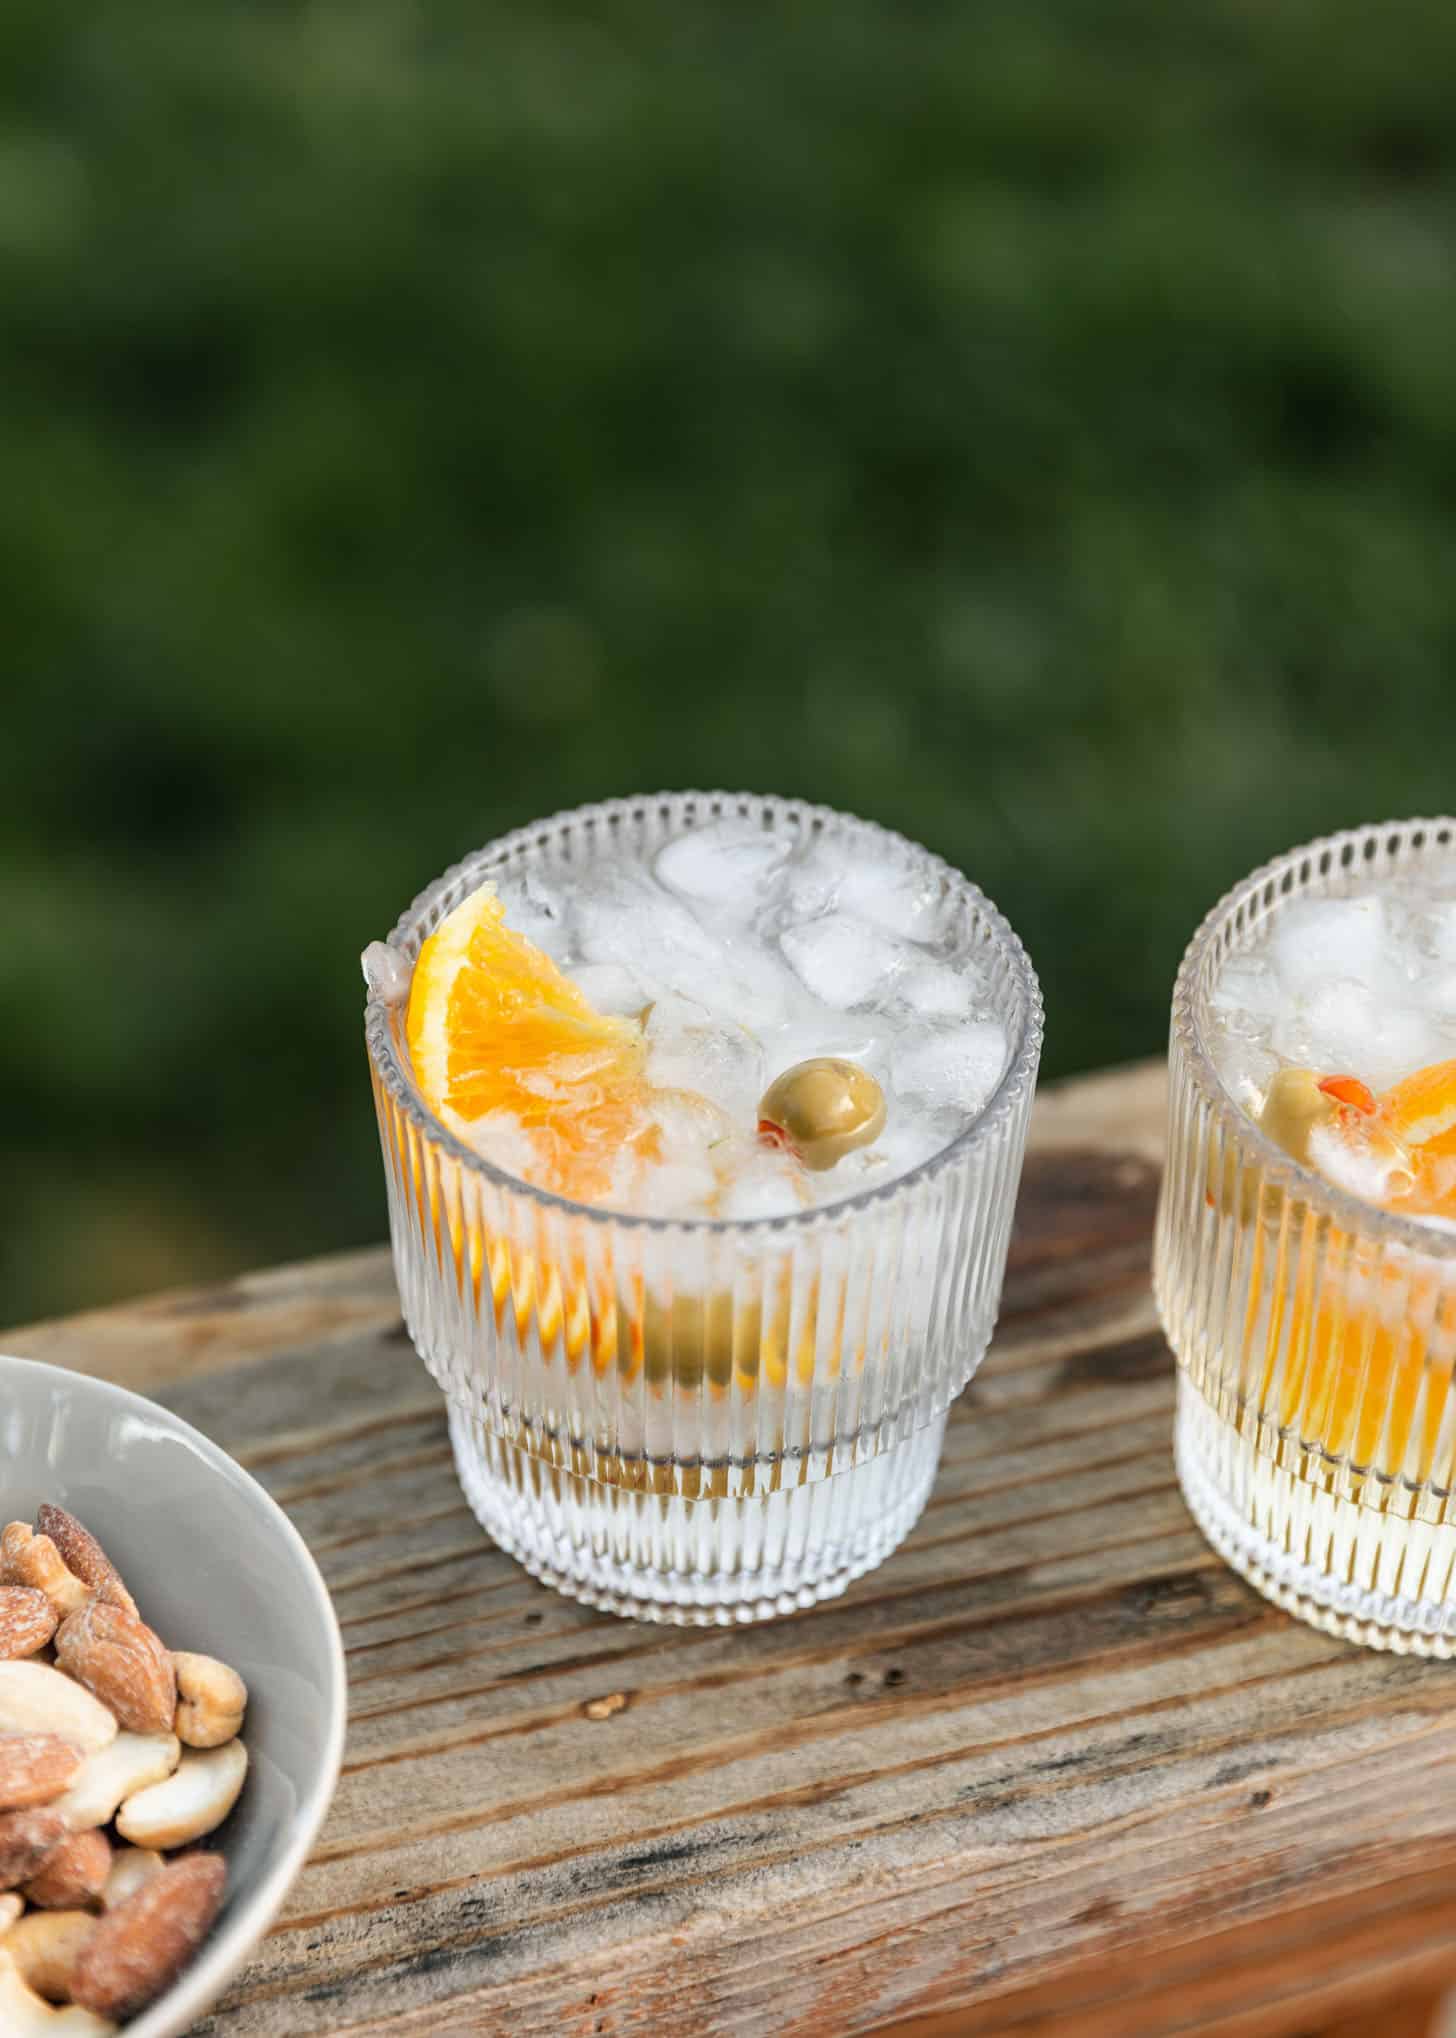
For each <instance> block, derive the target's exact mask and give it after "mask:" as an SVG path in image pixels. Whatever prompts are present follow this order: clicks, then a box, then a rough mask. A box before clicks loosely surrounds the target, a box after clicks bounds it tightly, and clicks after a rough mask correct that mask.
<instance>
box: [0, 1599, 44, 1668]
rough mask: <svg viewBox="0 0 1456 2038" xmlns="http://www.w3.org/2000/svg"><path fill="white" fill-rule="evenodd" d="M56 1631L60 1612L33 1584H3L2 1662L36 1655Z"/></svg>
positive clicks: (0, 1614)
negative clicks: (57, 1616) (57, 1612)
mask: <svg viewBox="0 0 1456 2038" xmlns="http://www.w3.org/2000/svg"><path fill="white" fill-rule="evenodd" d="M55 1631H56V1610H55V1608H54V1607H53V1606H52V1605H51V1603H50V1601H49V1600H48V1599H47V1598H46V1596H45V1594H44V1593H43V1592H37V1591H36V1590H35V1589H34V1587H32V1586H29V1585H0V1659H5V1660H10V1659H13V1658H15V1657H17V1656H33V1655H34V1654H35V1652H36V1650H37V1649H43V1648H44V1647H45V1645H46V1643H47V1642H48V1641H49V1640H50V1638H51V1636H52V1635H53V1634H54V1633H55Z"/></svg>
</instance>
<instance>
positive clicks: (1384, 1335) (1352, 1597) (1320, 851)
mask: <svg viewBox="0 0 1456 2038" xmlns="http://www.w3.org/2000/svg"><path fill="white" fill-rule="evenodd" d="M1438 869H1439V870H1441V871H1442V872H1443V875H1444V877H1445V879H1446V881H1447V882H1448V883H1456V822H1451V821H1411V822H1404V823H1396V824H1390V825H1385V826H1381V827H1375V828H1361V829H1353V830H1350V831H1349V832H1347V833H1345V834H1341V835H1334V836H1330V837H1329V838H1327V839H1325V840H1321V841H1318V842H1312V843H1310V844H1309V845H1308V846H1307V847H1305V848H1302V849H1296V850H1292V851H1291V852H1290V853H1289V854H1288V855H1287V856H1284V857H1281V858H1279V859H1278V860H1277V861H1276V862H1274V863H1271V864H1268V865H1266V866H1265V868H1264V869H1262V870H1259V871H1256V872H1255V873H1254V874H1253V876H1252V877H1249V878H1247V879H1245V881H1244V882H1243V883H1242V884H1241V885H1238V886H1237V887H1236V888H1235V889H1234V890H1233V891H1232V892H1230V893H1229V894H1228V896H1227V897H1226V898H1225V899H1223V900H1222V901H1221V902H1220V904H1219V905H1218V906H1216V907H1215V908H1214V910H1213V912H1212V913H1210V914H1209V916H1208V918H1207V919H1206V920H1205V921H1204V923H1203V925H1202V927H1201V928H1200V929H1199V930H1198V932H1197V934H1196V935H1195V936H1194V938H1193V941H1192V942H1191V944H1190V945H1189V948H1188V952H1187V954H1186V956H1185V957H1184V959H1183V966H1182V969H1181V971H1180V972H1179V976H1178V981H1177V986H1176V989H1175V992H1174V998H1173V1024H1172V1044H1171V1050H1170V1077H1171V1087H1170V1099H1169V1118H1168V1156H1167V1169H1166V1173H1165V1176H1164V1182H1163V1195H1162V1203H1161V1206H1160V1210H1159V1215H1158V1226H1157V1240H1156V1250H1155V1262H1154V1267H1155V1272H1154V1282H1155V1287H1156V1291H1157V1298H1158V1305H1159V1308H1160V1311H1161V1313H1162V1318H1163V1324H1164V1327H1165V1329H1166V1330H1167V1334H1168V1341H1169V1343H1170V1344H1171V1345H1172V1347H1173V1350H1174V1352H1175V1354H1176V1355H1177V1359H1178V1364H1179V1369H1180V1370H1179V1376H1178V1413H1177V1423H1176V1432H1175V1448H1176V1453H1177V1464H1178V1475H1179V1478H1180V1480H1181V1482H1182V1486H1183V1492H1184V1495H1185V1497H1186V1499H1187V1501H1188V1505H1189V1507H1190V1508H1191V1509H1192V1511H1193V1513H1194V1515H1195V1516H1196V1518H1197V1520H1198V1523H1199V1525H1200V1527H1201V1528H1202V1529H1203V1531H1204V1533H1205V1534H1206V1535H1207V1537H1208V1539H1209V1541H1210V1542H1211V1543H1212V1544H1213V1545H1214V1547H1215V1549H1217V1550H1218V1551H1219V1553H1220V1554H1221V1555H1222V1556H1223V1557H1224V1558H1226V1560H1227V1561H1228V1562H1229V1563H1230V1564H1232V1565H1233V1567H1234V1568H1235V1569H1236V1570H1238V1571H1241V1572H1242V1573H1243V1575H1244V1576H1245V1577H1246V1578H1248V1579H1249V1580H1250V1581H1251V1582H1252V1583H1253V1584H1254V1585H1256V1586H1257V1587H1258V1588H1259V1590H1260V1591H1261V1592H1263V1593H1265V1594H1267V1596H1268V1597H1269V1598H1270V1599H1273V1600H1275V1601H1277V1602H1278V1603H1279V1604H1280V1605H1281V1606H1285V1607H1288V1608H1289V1610H1290V1611H1291V1612H1293V1613H1297V1614H1299V1615H1300V1616H1301V1617H1302V1618H1303V1619H1305V1620H1308V1621H1311V1622H1313V1623H1314V1625H1315V1626H1317V1627H1320V1628H1324V1629H1327V1630H1328V1631H1329V1632H1330V1633H1332V1634H1338V1635H1344V1636H1346V1637H1347V1638H1349V1639H1350V1640H1352V1641H1357V1642H1364V1643H1367V1644H1369V1645H1371V1646H1373V1647H1375V1648H1383V1649H1393V1650H1397V1651H1400V1652H1402V1653H1409V1654H1412V1655H1423V1656H1450V1655H1452V1654H1453V1653H1456V1509H1453V1501H1452V1482H1453V1469H1456V1463H1453V1460H1456V1393H1453V1389H1452V1374H1453V1366H1456V1236H1452V1235H1451V1234H1449V1233H1447V1232H1443V1231H1442V1230H1440V1229H1439V1228H1436V1227H1434V1226H1431V1225H1428V1224H1420V1223H1417V1222H1414V1221H1413V1220H1411V1219H1409V1218H1402V1217H1399V1216H1396V1215H1394V1214H1393V1213H1391V1212H1389V1211H1385V1210H1381V1209H1379V1208H1377V1207H1375V1206H1374V1205H1371V1204H1367V1203H1364V1202H1361V1201H1360V1200H1358V1199H1357V1198H1355V1197H1352V1196H1350V1195H1347V1194H1345V1193H1344V1192H1343V1191H1342V1190H1339V1189H1337V1188H1334V1187H1332V1186H1331V1185H1330V1184H1329V1183H1328V1182H1326V1181H1324V1180H1323V1179H1322V1178H1321V1177H1320V1176H1318V1175H1316V1174H1314V1173H1312V1172H1311V1171H1310V1170H1308V1169H1307V1168H1304V1167H1302V1166H1300V1165H1299V1164H1298V1163H1297V1162H1295V1161H1293V1160H1291V1159H1290V1158H1289V1157H1288V1156H1287V1155H1286V1154H1285V1153H1284V1152H1283V1151H1282V1149H1281V1148H1280V1147H1279V1146H1277V1145H1275V1144H1274V1143H1273V1142H1272V1141H1271V1140H1269V1139H1268V1138H1266V1137H1265V1135H1264V1134H1263V1133H1262V1132H1261V1131H1260V1130H1259V1128H1258V1126H1257V1125H1256V1124H1255V1123H1254V1122H1253V1120H1252V1119H1251V1118H1250V1116H1249V1115H1248V1113H1247V1112H1246V1111H1245V1110H1244V1109H1243V1108H1242V1107H1241V1106H1240V1105H1239V1103H1238V1102H1237V1101H1236V1100H1235V1099H1234V1098H1233V1097H1232V1096H1231V1095H1230V1094H1229V1092H1228V1090H1227V1089H1226V1088H1225V1087H1224V1085H1223V1083H1222V1081H1221V1080H1220V1077H1219V1074H1218V1071H1217V1069H1216V1068H1215V1066H1214V1063H1213V1061H1212V1059H1211V1057H1210V1053H1209V1046H1208V1042H1209V1037H1210V1029H1209V1011H1210V998H1211V996H1212V993H1213V989H1214V986H1215V984H1216V982H1217V978H1218V974H1219V971H1220V969H1221V967H1222V965H1223V963H1224V961H1225V959H1226V958H1227V957H1228V956H1229V955H1230V954H1231V953H1233V952H1236V951H1240V950H1246V949H1249V948H1251V947H1253V946H1254V945H1256V944H1257V943H1258V942H1259V941H1260V940H1261V939H1262V938H1263V936H1264V934H1265V932H1266V931H1267V929H1268V927H1269V923H1270V922H1271V920H1273V919H1275V918H1276V917H1277V916H1278V915H1279V914H1280V913H1282V912H1285V911H1286V910H1287V909H1288V907H1289V906H1290V904H1291V903H1292V902H1294V901H1298V900H1302V899H1306V898H1310V897H1319V896H1322V895H1338V894H1339V893H1341V892H1342V891H1347V890H1349V889H1350V887H1351V885H1352V884H1354V883H1357V882H1358V884H1359V886H1360V888H1361V889H1362V890H1363V889H1364V888H1366V887H1367V886H1372V885H1373V886H1377V887H1378V886H1380V885H1382V884H1384V883H1387V882H1388V883H1389V884H1391V885H1400V884H1402V883H1406V884H1408V883H1410V882H1411V880H1413V879H1414V880H1416V881H1417V882H1420V881H1422V879H1423V878H1424V877H1427V876H1433V875H1434V874H1435V873H1436V871H1437V870H1438ZM1331 1073H1334V1072H1333V1071H1332V1072H1331Z"/></svg>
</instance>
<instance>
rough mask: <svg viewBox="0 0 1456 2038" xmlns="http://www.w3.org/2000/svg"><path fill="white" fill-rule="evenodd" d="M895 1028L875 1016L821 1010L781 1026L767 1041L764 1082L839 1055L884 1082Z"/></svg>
mask: <svg viewBox="0 0 1456 2038" xmlns="http://www.w3.org/2000/svg"><path fill="white" fill-rule="evenodd" d="M894 1038H895V1031H894V1028H893V1027H892V1026H891V1025H890V1024H889V1023H888V1022H887V1021H885V1020H883V1019H881V1018H879V1017H878V1016H877V1015H876V1014H874V1013H870V1012H866V1013H864V1014H860V1013H857V1012H855V1013H843V1012H830V1011H827V1010H825V1011H821V1012H819V1013H818V1014H817V1015H816V1016H814V1017H813V1018H806V1019H795V1020H792V1021H791V1022H790V1023H789V1024H788V1025H786V1026H779V1027H776V1028H775V1029H774V1031H773V1032H772V1033H770V1034H769V1036H768V1038H767V1040H766V1041H765V1063H764V1081H765V1085H767V1084H768V1083H771V1082H772V1081H773V1080H774V1078H775V1076H781V1075H782V1074H783V1072H784V1070H785V1069H791V1068H793V1067H794V1066H795V1064H796V1063H798V1062H801V1061H814V1060H817V1059H818V1058H819V1057H820V1056H821V1055H838V1056H839V1057H840V1058H841V1059H842V1060H844V1061H857V1062H858V1063H859V1064H860V1066H861V1067H862V1068H867V1069H868V1070H869V1072H870V1074H871V1075H872V1076H874V1077H876V1079H877V1080H880V1081H883V1080H884V1078H885V1076H886V1075H887V1074H888V1071H889V1065H890V1046H891V1043H892V1042H893V1040H894Z"/></svg>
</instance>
